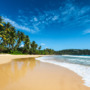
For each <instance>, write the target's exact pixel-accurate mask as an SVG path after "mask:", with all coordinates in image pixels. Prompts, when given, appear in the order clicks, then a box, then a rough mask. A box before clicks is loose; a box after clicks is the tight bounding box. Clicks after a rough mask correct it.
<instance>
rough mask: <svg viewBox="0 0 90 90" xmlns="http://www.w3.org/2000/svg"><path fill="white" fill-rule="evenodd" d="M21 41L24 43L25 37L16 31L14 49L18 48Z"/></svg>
mask: <svg viewBox="0 0 90 90" xmlns="http://www.w3.org/2000/svg"><path fill="white" fill-rule="evenodd" d="M22 41H25V35H24V33H22V32H20V31H18V32H17V44H16V49H17V48H19V46H20V44H21V42H22Z"/></svg>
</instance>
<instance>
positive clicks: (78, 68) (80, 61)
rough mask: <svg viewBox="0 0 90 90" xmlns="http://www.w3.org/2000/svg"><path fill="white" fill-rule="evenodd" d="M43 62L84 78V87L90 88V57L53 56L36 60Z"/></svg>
mask: <svg viewBox="0 0 90 90" xmlns="http://www.w3.org/2000/svg"><path fill="white" fill-rule="evenodd" d="M36 60H39V61H41V62H46V63H51V64H55V65H58V66H62V67H65V68H67V69H69V70H71V71H73V72H75V73H77V74H78V75H79V76H81V77H82V80H84V85H86V86H88V87H90V56H89V55H88V56H86V55H53V56H44V57H39V58H36Z"/></svg>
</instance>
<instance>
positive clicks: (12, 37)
mask: <svg viewBox="0 0 90 90" xmlns="http://www.w3.org/2000/svg"><path fill="white" fill-rule="evenodd" d="M9 40H10V45H11V48H12V50H13V49H14V44H15V42H16V29H15V28H14V27H13V26H12V27H11V28H10V39H9Z"/></svg>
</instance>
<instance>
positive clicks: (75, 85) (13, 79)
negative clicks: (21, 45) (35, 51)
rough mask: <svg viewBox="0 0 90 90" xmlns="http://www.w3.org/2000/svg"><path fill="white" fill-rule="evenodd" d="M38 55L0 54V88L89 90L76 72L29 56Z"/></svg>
mask: <svg viewBox="0 0 90 90" xmlns="http://www.w3.org/2000/svg"><path fill="white" fill-rule="evenodd" d="M39 56H43V55H8V54H7V55H3V54H2V55H0V86H1V87H0V90H90V88H89V87H86V86H85V85H83V83H84V81H82V78H81V77H80V76H78V75H77V74H76V73H74V72H72V71H70V70H68V69H66V68H63V67H60V66H56V65H53V64H49V63H43V62H40V61H37V60H35V59H34V58H31V57H39ZM16 58H18V59H17V60H18V61H17V60H14V61H13V62H12V63H8V62H11V61H12V60H13V59H16ZM20 58H23V59H20ZM25 58H26V59H25ZM30 58H31V59H30ZM22 62H23V64H21V63H22ZM5 63H6V64H5ZM12 66H13V67H12ZM19 67H21V69H20V68H19ZM13 68H14V70H15V71H14V73H13V71H12V69H13Z"/></svg>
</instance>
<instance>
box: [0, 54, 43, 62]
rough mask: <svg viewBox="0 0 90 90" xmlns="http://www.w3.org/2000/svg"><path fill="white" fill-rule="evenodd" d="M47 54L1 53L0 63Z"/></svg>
mask: <svg viewBox="0 0 90 90" xmlns="http://www.w3.org/2000/svg"><path fill="white" fill-rule="evenodd" d="M40 56H45V55H10V54H0V64H5V63H9V62H11V61H12V60H13V59H16V58H28V57H40Z"/></svg>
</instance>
